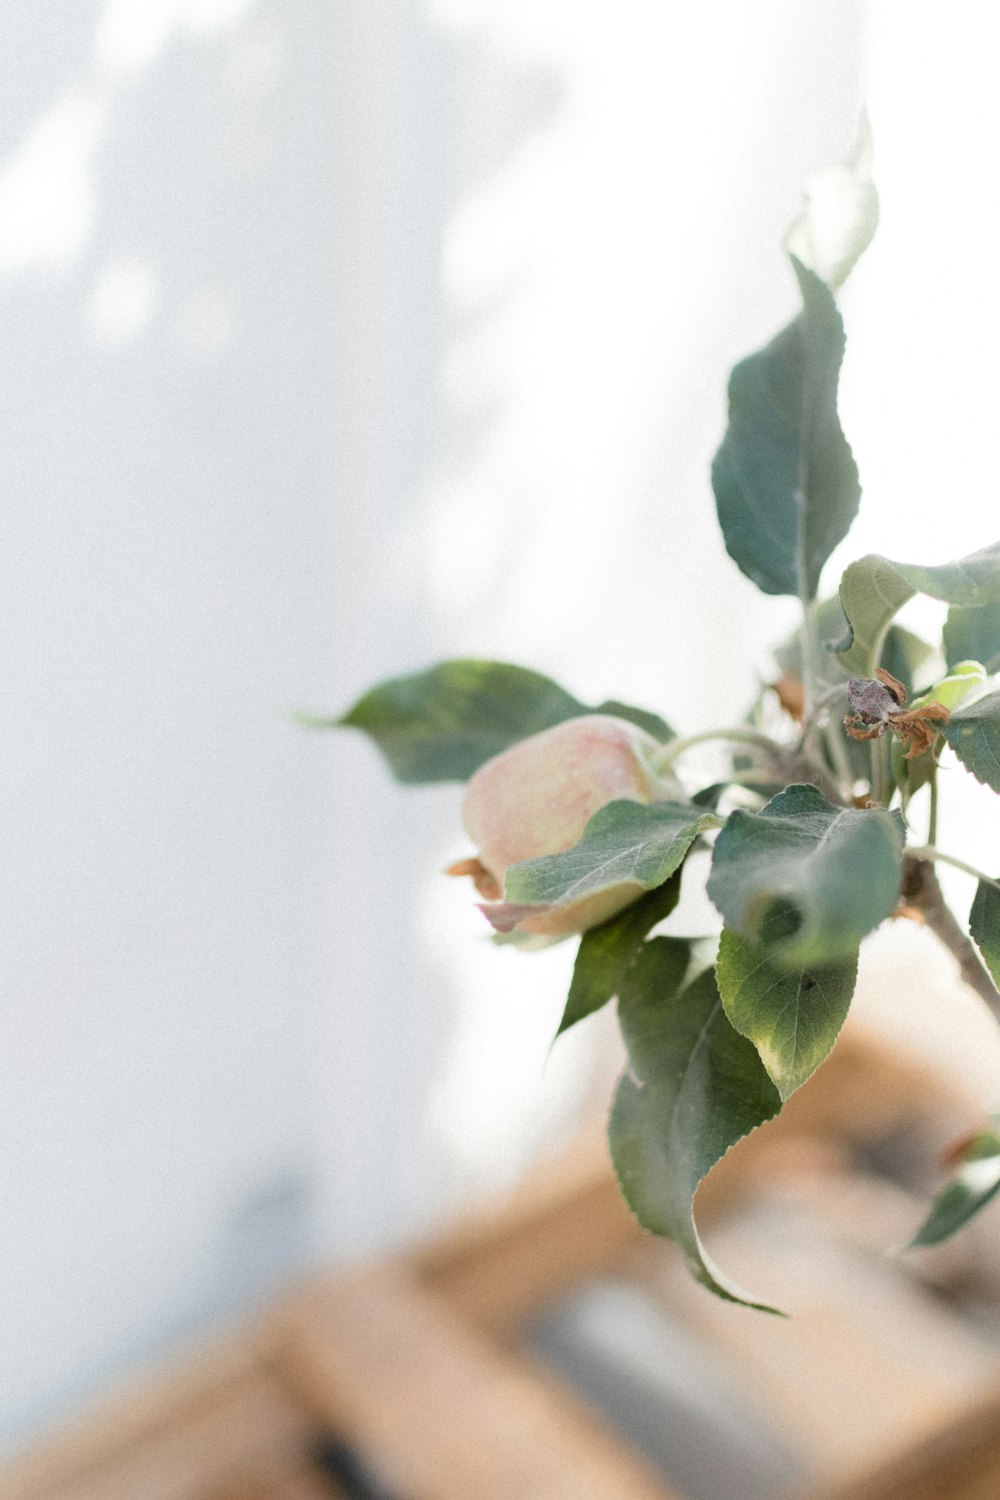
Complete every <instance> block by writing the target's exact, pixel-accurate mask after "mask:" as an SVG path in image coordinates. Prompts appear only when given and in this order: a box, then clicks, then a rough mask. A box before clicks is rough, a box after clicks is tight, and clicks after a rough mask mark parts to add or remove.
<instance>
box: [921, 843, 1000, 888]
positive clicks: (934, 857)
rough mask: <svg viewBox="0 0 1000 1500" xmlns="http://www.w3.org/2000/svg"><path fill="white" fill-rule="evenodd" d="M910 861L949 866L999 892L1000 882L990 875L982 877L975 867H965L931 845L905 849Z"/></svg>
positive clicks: (964, 864) (962, 861) (961, 860)
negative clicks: (915, 860)
mask: <svg viewBox="0 0 1000 1500" xmlns="http://www.w3.org/2000/svg"><path fill="white" fill-rule="evenodd" d="M906 852H907V854H908V855H909V857H910V859H917V860H920V861H921V862H922V863H925V864H937V863H940V864H943V865H951V866H952V868H953V869H955V870H962V871H963V872H964V873H965V874H966V875H971V876H973V878H974V879H975V880H981V881H982V882H983V884H984V885H991V886H993V888H994V890H997V891H1000V880H994V879H993V878H992V876H990V875H984V874H983V872H982V870H977V869H976V867H975V865H967V864H966V862H965V860H964V859H956V858H955V856H954V854H945V852H944V850H943V849H936V848H935V847H934V845H933V844H925V845H924V846H923V848H918V849H907V851H906Z"/></svg>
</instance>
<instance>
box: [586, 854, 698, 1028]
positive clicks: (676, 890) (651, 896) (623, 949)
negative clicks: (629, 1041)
mask: <svg viewBox="0 0 1000 1500" xmlns="http://www.w3.org/2000/svg"><path fill="white" fill-rule="evenodd" d="M680 893H681V872H680V870H678V871H677V872H676V873H675V874H673V875H671V877H670V879H669V880H668V881H666V882H665V883H664V884H663V885H661V886H659V887H658V888H657V889H656V890H654V891H649V892H647V894H646V895H645V896H641V897H640V898H639V900H638V901H633V903H632V905H631V906H627V907H626V908H625V910H624V911H622V912H619V913H618V915H617V916H616V917H611V918H610V920H609V921H607V922H602V923H601V925H600V926H599V927H592V928H591V929H590V931H589V932H585V933H584V935H583V937H582V938H581V940H580V946H579V948H578V949H577V954H576V962H575V963H574V965H573V980H572V983H571V984H570V987H569V995H568V996H567V998H566V1009H565V1010H564V1011H563V1017H562V1020H561V1021H560V1023H559V1030H558V1032H557V1033H556V1035H557V1036H561V1035H562V1033H563V1032H564V1031H568V1030H569V1028H570V1027H571V1026H575V1025H576V1023H577V1021H582V1020H583V1018H584V1017H585V1016H589V1015H592V1014H593V1012H594V1011H595V1010H600V1008H601V1006H602V1005H606V1004H607V1002H608V1001H609V1000H611V999H613V998H614V996H615V995H617V993H618V990H619V988H620V986H621V983H622V980H623V979H624V977H625V975H626V973H627V972H628V970H629V968H630V966H631V964H632V962H633V960H634V959H635V957H636V955H637V953H638V952H639V950H640V948H641V947H642V945H643V941H644V939H645V937H646V935H647V933H649V932H651V931H652V929H653V928H654V927H655V926H656V924H657V922H662V920H663V918H664V917H668V916H669V915H670V913H671V912H672V911H673V910H674V907H675V906H676V905H677V902H678V900H679V899H680ZM672 942H673V945H674V947H673V951H674V954H675V956H676V961H677V963H678V964H679V965H681V964H682V965H683V967H682V968H681V970H680V973H679V974H678V976H677V984H678V985H679V984H680V983H681V980H682V979H683V978H684V972H685V970H686V969H687V965H688V961H689V958H690V945H689V944H688V943H686V942H682V941H681V940H680V939H679V938H676V939H673V940H672Z"/></svg>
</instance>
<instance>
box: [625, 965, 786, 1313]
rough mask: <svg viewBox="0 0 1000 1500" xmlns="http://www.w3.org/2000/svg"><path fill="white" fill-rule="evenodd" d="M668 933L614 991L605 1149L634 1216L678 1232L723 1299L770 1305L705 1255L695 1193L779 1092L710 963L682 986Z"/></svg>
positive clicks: (693, 1265) (776, 1104) (703, 1277)
mask: <svg viewBox="0 0 1000 1500" xmlns="http://www.w3.org/2000/svg"><path fill="white" fill-rule="evenodd" d="M665 943H666V940H665V939H663V938H653V939H652V940H651V941H650V942H648V943H647V944H646V945H645V947H644V948H643V949H642V951H641V953H640V954H639V957H638V959H637V960H636V962H635V963H634V964H633V966H632V968H631V969H630V970H629V972H628V974H627V975H626V978H625V981H624V983H623V985H622V989H621V994H620V996H619V1004H618V1008H619V1016H620V1019H621V1027H622V1034H623V1035H624V1038H625V1044H626V1046H627V1048H628V1054H629V1063H630V1067H629V1071H628V1073H627V1074H626V1075H625V1076H624V1078H622V1080H621V1083H620V1084H619V1086H618V1092H617V1095H616V1097H615V1102H614V1106H613V1108H612V1112H611V1120H610V1124H609V1127H608V1140H609V1144H610V1147H611V1159H612V1161H613V1162H614V1167H615V1172H616V1174H617V1176H618V1181H619V1183H620V1185H621V1189H622V1192H623V1194H624V1196H625V1200H626V1202H627V1203H628V1204H629V1206H630V1208H631V1209H632V1212H633V1213H634V1214H635V1216H636V1218H637V1219H638V1220H639V1223H640V1224H642V1225H643V1226H644V1228H646V1229H649V1230H651V1231H652V1232H653V1233H654V1234H661V1235H665V1236H666V1237H667V1238H668V1239H672V1240H674V1241H676V1243H677V1244H678V1245H679V1246H680V1248H681V1249H682V1251H683V1252H684V1256H685V1259H686V1260H687V1263H688V1267H689V1269H690V1271H691V1274H692V1275H693V1276H694V1277H695V1278H696V1280H698V1281H700V1282H701V1284H702V1285H703V1286H706V1287H708V1289H709V1290H710V1291H712V1292H715V1293H716V1295H717V1296H719V1297H724V1298H726V1299H727V1300H728V1301H731V1302H742V1303H744V1304H746V1305H747V1306H749V1307H758V1308H761V1309H762V1310H763V1311H767V1312H773V1311H774V1309H773V1308H769V1307H767V1306H766V1305H765V1304H763V1303H760V1302H756V1301H754V1300H752V1299H751V1298H750V1297H748V1296H747V1294H746V1293H745V1292H743V1291H742V1290H741V1289H740V1288H739V1287H737V1286H735V1285H734V1284H733V1283H732V1282H731V1281H730V1280H729V1279H728V1278H727V1277H726V1276H725V1275H724V1274H723V1273H722V1272H721V1271H720V1270H718V1268H717V1267H716V1266H714V1265H713V1264H712V1262H711V1261H710V1260H709V1258H708V1256H707V1255H706V1253H705V1250H704V1248H703V1246H702V1244H701V1240H700V1239H699V1236H698V1231H697V1229H696V1227H695V1222H694V1213H693V1208H692V1200H693V1198H694V1194H695V1190H696V1188H697V1187H698V1184H699V1183H700V1182H701V1181H702V1179H703V1178H704V1177H706V1176H707V1174H708V1173H709V1172H710V1171H711V1169H712V1167H714V1166H715V1164H716V1162H717V1161H719V1160H720V1159H721V1158H722V1157H723V1156H724V1155H725V1153H726V1152H727V1151H728V1150H729V1148H730V1146H732V1145H734V1144H735V1143H736V1141H738V1140H740V1139H741V1138H742V1137H743V1136H745V1135H747V1134H748V1133H749V1132H750V1131H751V1130H753V1129H754V1127H755V1126H757V1125H760V1124H761V1123H762V1122H763V1121H764V1120H769V1119H771V1118H772V1116H774V1115H776V1114H777V1113H778V1111H779V1110H780V1108H781V1098H780V1096H779V1094H778V1091H777V1089H776V1088H775V1087H774V1084H773V1083H772V1082H771V1080H770V1079H769V1078H768V1076H767V1073H766V1072H765V1071H764V1069H763V1067H762V1066H761V1062H760V1059H759V1058H758V1056H757V1054H756V1052H755V1051H754V1049H753V1047H752V1046H751V1044H750V1043H749V1042H748V1041H747V1040H746V1039H745V1038H744V1037H741V1036H740V1035H739V1033H738V1032H737V1031H735V1030H734V1029H733V1027H732V1026H731V1025H730V1023H729V1021H728V1020H727V1018H726V1014H725V1011H724V1010H723V1008H722V1001H721V999H720V998H719V992H718V989H717V988H716V984H715V976H714V974H713V973H712V971H711V970H710V969H707V970H705V972H704V973H702V974H701V975H699V977H698V978H697V979H696V980H694V982H693V983H692V984H689V985H688V986H687V988H686V989H684V990H682V991H680V992H678V991H677V989H676V985H675V979H674V975H675V972H676V965H675V962H674V959H673V956H672V954H671V951H670V949H669V947H667V946H665Z"/></svg>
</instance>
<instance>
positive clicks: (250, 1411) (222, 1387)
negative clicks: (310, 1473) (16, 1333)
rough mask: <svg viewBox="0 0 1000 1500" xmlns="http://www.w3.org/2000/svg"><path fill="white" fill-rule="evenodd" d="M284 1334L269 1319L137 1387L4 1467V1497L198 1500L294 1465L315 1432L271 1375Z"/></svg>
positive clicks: (1, 1482) (0, 1478)
mask: <svg viewBox="0 0 1000 1500" xmlns="http://www.w3.org/2000/svg"><path fill="white" fill-rule="evenodd" d="M283 1336H284V1321H283V1319H281V1320H268V1321H267V1322H266V1323H262V1324H259V1325H257V1326H255V1327H254V1328H252V1329H250V1330H248V1331H246V1332H245V1333H243V1334H240V1335H237V1336H234V1337H233V1338H231V1339H226V1340H221V1341H219V1343H218V1344H217V1345H216V1346H215V1347H213V1349H212V1350H211V1351H210V1352H208V1353H205V1354H203V1355H201V1356H200V1357H195V1358H191V1359H189V1360H188V1361H186V1362H185V1363H183V1364H179V1365H177V1366H176V1367H173V1368H172V1369H171V1370H170V1372H169V1373H167V1374H162V1373H161V1374H159V1375H157V1376H155V1377H153V1378H147V1379H145V1380H141V1381H137V1382H134V1383H133V1385H132V1387H131V1390H130V1393H129V1394H128V1395H126V1396H124V1397H122V1398H119V1399H118V1400H117V1401H112V1402H110V1403H107V1404H106V1405H105V1406H104V1407H103V1408H101V1409H100V1410H99V1411H98V1412H97V1413H96V1414H94V1413H91V1414H90V1415H88V1416H83V1417H80V1418H78V1419H77V1420H76V1421H75V1422H74V1423H73V1424H72V1426H71V1427H70V1428H69V1429H68V1431H66V1432H65V1433H64V1434H62V1435H60V1436H59V1437H58V1438H56V1439H54V1440H53V1439H50V1440H49V1441H48V1442H44V1441H43V1442H41V1443H39V1444H38V1445H37V1446H36V1447H35V1448H33V1449H32V1450H31V1451H30V1452H28V1453H26V1454H24V1455H23V1456H21V1457H20V1458H19V1459H17V1460H15V1461H14V1462H13V1464H11V1465H10V1466H8V1467H7V1468H6V1469H5V1470H4V1471H3V1473H2V1476H0V1493H2V1495H3V1500H110V1497H112V1496H113V1497H115V1500H117V1497H118V1496H122V1497H127V1500H204V1497H205V1495H206V1494H207V1493H210V1492H211V1490H212V1489H213V1488H218V1487H221V1486H223V1485H224V1484H226V1483H227V1482H234V1481H236V1480H237V1479H238V1478H239V1477H240V1476H244V1477H249V1476H253V1477H255V1478H257V1477H259V1478H261V1479H266V1478H268V1477H270V1476H279V1475H281V1474H282V1473H284V1472H287V1471H288V1470H290V1469H292V1468H299V1467H301V1464H302V1462H303V1459H304V1456H305V1454H306V1453H307V1452H308V1450H309V1446H310V1443H311V1441H312V1438H313V1429H312V1427H311V1425H310V1423H309V1421H308V1419H307V1418H306V1416H305V1415H304V1414H303V1413H302V1411H301V1409H300V1408H299V1407H297V1406H296V1404H295V1403H294V1401H293V1400H292V1399H291V1398H290V1397H289V1395H288V1394H287V1392H286V1391H285V1390H283V1389H282V1387H281V1386H280V1384H279V1383H278V1381H277V1380H276V1379H275V1377H274V1375H273V1373H272V1370H271V1366H272V1364H273V1362H274V1360H275V1357H276V1349H277V1346H278V1343H279V1341H280V1339H281V1338H282V1337H283Z"/></svg>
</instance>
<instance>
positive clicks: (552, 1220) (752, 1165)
mask: <svg viewBox="0 0 1000 1500" xmlns="http://www.w3.org/2000/svg"><path fill="white" fill-rule="evenodd" d="M977 1108H978V1106H977V1105H976V1104H975V1102H974V1101H972V1100H970V1099H968V1098H966V1097H965V1096H964V1095H963V1094H962V1093H961V1091H960V1090H958V1089H957V1088H955V1087H953V1086H950V1085H948V1084H947V1083H942V1081H941V1079H940V1077H938V1076H936V1075H935V1074H933V1073H932V1072H931V1071H930V1070H929V1069H928V1068H927V1067H926V1066H925V1065H923V1064H921V1063H919V1062H916V1061H914V1060H911V1059H908V1058H905V1057H900V1056H899V1055H898V1054H897V1053H895V1052H894V1051H893V1050H891V1049H890V1048H889V1047H888V1046H887V1045H886V1044H885V1043H884V1042H883V1041H881V1040H879V1039H877V1038H873V1037H872V1036H870V1035H869V1034H868V1033H867V1032H865V1031H862V1030H861V1029H860V1028H859V1029H857V1030H855V1031H854V1032H847V1033H845V1034H844V1036H843V1037H842V1038H841V1040H840V1042H839V1043H838V1045H837V1047H836V1048H835V1049H834V1053H833V1055H832V1056H831V1058H830V1059H829V1060H828V1062H827V1063H826V1064H825V1065H824V1067H823V1068H822V1069H821V1070H820V1071H819V1072H818V1073H817V1074H816V1076H815V1077H814V1078H813V1079H812V1080H811V1081H810V1083H809V1084H807V1085H806V1087H805V1088H803V1089H800V1090H799V1092H798V1093H797V1094H796V1095H795V1096H794V1097H793V1098H792V1099H791V1101H790V1102H789V1104H788V1105H787V1106H786V1107H785V1109H784V1111H783V1112H782V1114H781V1116H780V1117H779V1118H778V1119H777V1120H774V1121H771V1122H770V1123H768V1124H767V1125H764V1126H762V1127H761V1129H759V1130H757V1131H754V1132H753V1134H752V1135H751V1136H749V1137H748V1138H747V1140H745V1141H742V1142H741V1143H740V1144H739V1145H738V1146H737V1147H736V1148H735V1149H734V1150H733V1151H731V1152H730V1153H729V1154H728V1155H727V1156H726V1157H725V1158H724V1160H723V1161H722V1162H720V1164H719V1165H718V1167H716V1169H715V1171H714V1172H712V1173H711V1175H710V1176H709V1178H708V1180H707V1181H706V1183H705V1184H704V1186H703V1187H702V1188H701V1190H700V1192H699V1195H698V1215H699V1219H700V1221H702V1222H709V1221H710V1220H711V1219H712V1218H715V1217H719V1216H720V1215H721V1214H723V1213H725V1212H727V1211H728V1210H729V1208H730V1207H731V1206H732V1204H733V1202H734V1201H736V1200H738V1199H740V1198H743V1197H746V1196H748V1195H750V1194H752V1193H753V1192H754V1191H756V1190H757V1188H758V1187H759V1185H760V1183H761V1182H762V1181H765V1180H766V1179H767V1178H768V1177H769V1176H772V1175H773V1174H775V1173H777V1172H779V1171H781V1170H782V1169H783V1167H784V1166H785V1165H788V1164H795V1163H797V1162H798V1161H799V1159H800V1157H802V1156H803V1154H804V1155H806V1156H811V1157H812V1158H813V1159H816V1158H817V1156H822V1155H824V1154H825V1155H826V1157H827V1159H828V1160H830V1161H831V1162H833V1161H838V1162H842V1160H843V1151H844V1149H846V1148H848V1147H853V1146H855V1145H857V1144H858V1143H862V1142H865V1141H867V1140H871V1139H873V1138H876V1137H878V1136H879V1135H882V1134H886V1133H889V1132H891V1131H893V1130H905V1129H909V1128H916V1124H915V1122H920V1126H919V1128H920V1129H921V1131H922V1132H923V1134H924V1135H925V1136H926V1137H927V1140H928V1149H934V1148H935V1147H936V1146H943V1145H945V1144H946V1143H947V1142H948V1141H950V1140H953V1139H954V1138H955V1137H956V1136H957V1135H959V1134H960V1133H961V1132H962V1131H963V1130H964V1129H967V1128H968V1127H969V1125H970V1124H971V1123H974V1122H975V1121H976V1119H977ZM643 1238H644V1236H643V1233H642V1231H641V1230H640V1229H639V1228H638V1226H637V1225H636V1223H635V1221H634V1220H633V1219H632V1217H631V1215H630V1214H629V1213H628V1211H627V1209H626V1208H625V1207H624V1205H623V1203H622V1201H621V1197H620V1194H619V1191H618V1188H617V1185H616V1184H615V1181H614V1178H613V1176H612V1173H611V1169H610V1164H609V1162H608V1156H607V1147H606V1145H605V1143H604V1139H603V1125H602V1126H600V1127H598V1128H594V1127H593V1126H592V1127H591V1128H590V1129H589V1130H588V1131H587V1132H586V1133H585V1134H584V1135H583V1136H582V1137H581V1138H580V1140H579V1141H578V1142H577V1144H576V1147H575V1148H574V1151H573V1152H572V1153H571V1154H569V1155H568V1156H566V1157H564V1158H561V1159H560V1160H559V1161H558V1162H556V1163H552V1164H549V1165H547V1166H545V1167H543V1168H541V1169H540V1170H539V1171H537V1172H536V1173H535V1174H533V1175H532V1177H531V1178H530V1179H529V1181H528V1182H526V1183H525V1184H524V1185H523V1186H522V1187H521V1188H520V1189H519V1190H518V1192H517V1193H516V1194H515V1195H513V1197H509V1198H508V1199H506V1200H505V1201H504V1202H503V1203H502V1204H500V1205H499V1206H498V1207H494V1208H487V1209H485V1210H483V1211H482V1212H480V1213H479V1214H476V1215H473V1216H471V1217H469V1218H467V1219H465V1220H464V1221H463V1222H462V1223H461V1224H460V1225H459V1226H457V1227H456V1228H454V1229H450V1230H446V1231H445V1232H444V1233H442V1234H441V1235H439V1236H437V1237H436V1238H435V1239H434V1240H432V1241H431V1242H430V1243H428V1244H426V1245H425V1246H424V1247H423V1248H421V1249H418V1250H417V1251H416V1252H415V1253H413V1254H412V1255H410V1256H409V1257H408V1258H407V1264H408V1265H409V1266H411V1267H412V1268H413V1270H414V1271H415V1272H416V1274H417V1275H418V1276H420V1277H422V1278H423V1279H425V1280H426V1281H427V1282H428V1284H429V1285H431V1286H433V1287H434V1288H435V1289H436V1290H438V1291H439V1292H441V1294H442V1295H444V1296H445V1297H447V1299H448V1300H449V1302H450V1303H451V1305H452V1307H453V1308H454V1309H455V1311H456V1312H457V1313H458V1314H459V1315H460V1316H461V1317H462V1318H464V1319H466V1320H467V1321H468V1322H470V1323H471V1324H473V1325H474V1326H476V1327H477V1328H480V1329H483V1330H485V1331H488V1332H490V1333H492V1334H494V1335H496V1336H500V1335H504V1334H507V1333H509V1332H510V1331H511V1330H512V1329H514V1328H516V1326H517V1324H518V1323H519V1322H522V1321H523V1320H524V1319H525V1318H526V1317H528V1316H530V1315H531V1314H532V1313H534V1312H535V1311H536V1310H537V1309H538V1308H540V1307H541V1306H543V1305H544V1303H545V1302H547V1301H548V1300H550V1299H551V1298H552V1297H554V1296H557V1295H559V1293H561V1292H562V1291H564V1290H566V1289H567V1288H568V1287H570V1286H572V1285H573V1284H574V1283H575V1282H578V1281H584V1280H586V1279H587V1278H588V1277H592V1276H600V1275H603V1274H606V1273H607V1272H608V1271H610V1270H612V1269H613V1268H614V1266H615V1265H616V1263H617V1262H618V1261H619V1260H620V1259H621V1258H622V1256H623V1255H625V1254H626V1253H627V1252H628V1251H629V1249H630V1248H631V1247H632V1246H634V1245H635V1244H636V1243H638V1242H639V1241H640V1240H642V1239H643Z"/></svg>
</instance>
